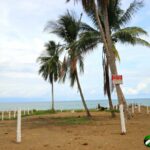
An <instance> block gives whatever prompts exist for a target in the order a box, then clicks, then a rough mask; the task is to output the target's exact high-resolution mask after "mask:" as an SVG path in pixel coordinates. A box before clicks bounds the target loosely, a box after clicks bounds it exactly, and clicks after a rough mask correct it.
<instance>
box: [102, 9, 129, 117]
mask: <svg viewBox="0 0 150 150" xmlns="http://www.w3.org/2000/svg"><path fill="white" fill-rule="evenodd" d="M104 16H105V19H104V20H105V23H104V25H105V32H106V39H107V43H108V47H109V49H110V50H111V49H112V39H111V36H110V28H109V21H108V11H107V6H105V7H104ZM110 53H111V57H112V58H111V59H112V60H113V61H114V62H113V63H112V65H113V66H112V67H111V68H112V71H113V74H115V75H117V74H118V73H117V67H116V62H115V55H114V53H113V52H112V50H111V51H110ZM111 62H112V61H111ZM113 68H114V69H113ZM116 91H117V93H118V94H120V96H119V97H120V98H121V99H120V103H121V104H123V106H124V110H125V114H126V116H128V117H129V118H130V113H129V112H128V110H127V102H126V100H125V97H124V94H123V92H122V89H121V87H120V85H117V87H116Z"/></svg>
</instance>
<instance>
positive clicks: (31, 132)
mask: <svg viewBox="0 0 150 150" xmlns="http://www.w3.org/2000/svg"><path fill="white" fill-rule="evenodd" d="M92 115H93V119H92V120H91V121H89V122H88V123H86V124H81V125H61V124H60V125H59V124H56V123H55V121H54V119H52V118H54V117H64V116H65V117H69V116H77V117H78V116H84V113H69V112H66V113H57V114H54V115H43V116H32V117H26V118H23V120H22V143H20V144H17V143H16V141H15V139H16V120H7V121H0V150H147V149H149V148H147V147H145V146H144V144H143V139H144V137H145V136H146V135H149V134H150V114H149V115H148V114H146V113H144V112H143V113H140V114H139V113H136V115H134V118H133V119H132V120H129V121H128V123H127V130H128V133H127V135H120V122H119V116H118V115H117V117H116V118H115V119H112V118H111V117H110V113H108V112H93V113H92Z"/></svg>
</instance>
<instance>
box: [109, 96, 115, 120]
mask: <svg viewBox="0 0 150 150" xmlns="http://www.w3.org/2000/svg"><path fill="white" fill-rule="evenodd" d="M108 101H109V107H110V112H111V116H112V118H114V117H116V115H115V112H114V107H113V103H112V99H111V96H108Z"/></svg>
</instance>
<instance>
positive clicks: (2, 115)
mask: <svg viewBox="0 0 150 150" xmlns="http://www.w3.org/2000/svg"><path fill="white" fill-rule="evenodd" d="M1 117H2V118H1V119H2V120H4V112H3V111H2V114H1Z"/></svg>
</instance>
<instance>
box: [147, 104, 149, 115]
mask: <svg viewBox="0 0 150 150" xmlns="http://www.w3.org/2000/svg"><path fill="white" fill-rule="evenodd" d="M147 114H149V107H148V106H147Z"/></svg>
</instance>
